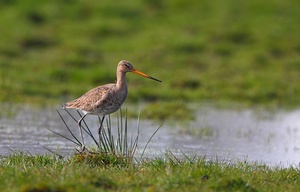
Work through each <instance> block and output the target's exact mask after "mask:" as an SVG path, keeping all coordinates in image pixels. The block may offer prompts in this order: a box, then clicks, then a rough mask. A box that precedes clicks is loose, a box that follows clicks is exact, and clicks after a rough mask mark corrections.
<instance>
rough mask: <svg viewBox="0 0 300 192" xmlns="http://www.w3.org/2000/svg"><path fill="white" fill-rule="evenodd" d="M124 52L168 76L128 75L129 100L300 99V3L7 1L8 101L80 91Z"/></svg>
mask: <svg viewBox="0 0 300 192" xmlns="http://www.w3.org/2000/svg"><path fill="white" fill-rule="evenodd" d="M122 59H125V60H128V61H130V62H131V63H132V64H133V65H134V67H135V68H137V69H138V70H141V71H143V72H145V73H147V74H149V75H151V76H153V77H156V78H158V79H160V80H162V81H163V82H162V83H160V84H159V83H157V82H154V81H151V80H148V79H145V78H142V77H140V76H137V75H134V74H128V76H127V79H128V83H129V96H128V99H127V102H129V103H136V102H141V101H144V102H148V103H152V104H151V105H152V106H154V107H152V109H153V110H155V108H157V106H165V107H164V108H166V109H170V110H173V111H174V110H175V109H176V110H179V111H178V113H184V107H185V106H184V103H186V102H214V103H225V104H226V103H231V102H238V103H242V104H245V105H247V106H249V105H250V106H251V105H263V106H279V107H299V106H300V86H299V82H300V1H298V0H287V1H282V0H270V1H260V0H252V1H236V0H216V1H210V0H164V1H163V0H129V1H120V0H116V1H109V0H102V1H93V0H51V1H50V0H43V1H40V0H26V1H24V0H0V66H1V70H0V101H1V102H18V103H32V104H39V105H49V104H50V105H52V104H58V103H62V102H65V101H67V100H70V99H74V98H77V97H79V96H81V95H82V94H83V93H85V92H86V91H88V90H89V89H91V88H93V87H95V86H97V85H101V84H105V83H110V82H114V81H115V70H116V66H117V63H118V62H119V61H120V60H122ZM176 110H175V111H176ZM180 110H183V111H180ZM150 111H151V110H150Z"/></svg>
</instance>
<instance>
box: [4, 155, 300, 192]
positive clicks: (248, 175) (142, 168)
mask: <svg viewBox="0 0 300 192" xmlns="http://www.w3.org/2000/svg"><path fill="white" fill-rule="evenodd" d="M103 158H104V159H109V157H103ZM101 162H103V159H101V158H100V157H99V156H98V157H84V156H72V157H69V158H66V159H59V158H58V157H55V156H30V155H26V154H14V155H10V156H8V157H1V160H0V176H1V178H2V179H1V180H0V190H1V191H7V190H8V189H9V191H101V190H105V191H298V190H299V184H300V179H299V168H293V167H289V168H279V167H275V168H270V167H268V166H265V165H260V164H249V163H246V162H238V163H236V164H232V163H226V162H212V161H208V160H205V159H203V158H194V159H189V158H186V159H185V160H178V159H176V158H174V156H172V155H167V154H166V156H165V158H164V159H162V158H157V159H153V160H143V161H142V162H139V163H136V164H132V163H129V164H126V163H124V162H122V161H121V162H120V161H119V162H118V161H113V162H114V163H111V161H109V162H108V163H106V164H103V163H101Z"/></svg>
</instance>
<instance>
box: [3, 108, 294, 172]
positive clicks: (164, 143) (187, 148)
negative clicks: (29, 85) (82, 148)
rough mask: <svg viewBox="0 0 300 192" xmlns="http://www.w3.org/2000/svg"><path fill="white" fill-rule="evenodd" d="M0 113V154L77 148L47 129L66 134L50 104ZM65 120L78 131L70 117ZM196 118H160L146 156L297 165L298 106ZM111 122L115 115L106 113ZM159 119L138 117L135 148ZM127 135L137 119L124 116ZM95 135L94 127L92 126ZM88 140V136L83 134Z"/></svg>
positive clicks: (211, 112) (210, 112)
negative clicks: (184, 120) (183, 120)
mask: <svg viewBox="0 0 300 192" xmlns="http://www.w3.org/2000/svg"><path fill="white" fill-rule="evenodd" d="M1 108H2V111H6V112H5V113H4V114H1V115H0V154H1V155H8V154H11V153H13V152H15V151H17V152H19V151H25V152H29V153H30V154H45V153H51V152H50V151H49V150H51V151H55V152H57V153H59V154H63V155H66V154H72V153H74V151H75V150H74V148H75V147H76V145H75V144H73V143H72V142H70V141H67V140H66V139H64V138H62V137H60V136H58V135H56V134H54V133H52V132H50V131H49V130H47V129H46V128H49V129H52V130H54V131H56V132H59V133H60V134H63V135H66V136H70V134H69V133H68V132H67V130H66V129H65V126H64V124H63V122H62V121H61V119H60V118H59V116H58V114H57V113H56V110H55V108H46V109H43V110H41V109H39V110H38V109H32V108H30V107H28V106H23V107H20V106H19V107H18V108H17V109H11V108H10V107H8V106H5V105H2V106H1ZM58 109H59V111H61V112H62V114H63V115H64V117H65V118H66V122H67V123H68V124H69V125H70V126H71V128H72V129H73V130H74V133H75V134H76V135H78V128H77V126H76V123H75V121H73V120H72V119H71V118H69V117H67V116H66V113H65V112H64V111H63V110H62V109H60V108H59V107H58ZM10 110H11V111H10ZM196 117H197V118H196V120H194V121H192V122H190V123H174V122H165V123H164V124H163V126H162V128H161V129H160V130H159V131H158V133H157V134H156V135H155V136H154V138H153V139H152V141H151V142H150V144H149V146H148V147H147V150H146V156H148V157H156V156H163V155H164V153H165V152H166V151H169V150H170V151H171V152H172V153H173V154H175V155H176V156H178V157H180V156H184V155H187V156H190V157H193V156H205V157H206V158H208V159H218V160H221V161H223V160H224V161H235V160H247V161H249V162H258V163H265V164H267V165H272V166H290V165H293V166H294V165H299V162H300V110H293V111H288V112H287V111H277V112H267V111H264V110H249V109H247V110H238V111H237V110H228V109H219V108H213V107H210V106H199V107H198V110H197V115H196ZM111 119H112V121H113V124H116V115H113V116H112V117H111ZM97 120H98V119H97V117H96V116H87V118H86V121H87V122H88V123H89V125H90V127H97V126H98V124H97V123H98V121H97ZM159 126H160V123H157V122H151V121H141V122H140V125H139V127H140V136H139V149H140V150H142V149H143V148H144V146H145V144H146V142H147V141H148V140H149V138H150V137H151V135H152V134H153V133H154V131H155V130H156V129H157V128H158V127H159ZM128 131H129V135H132V137H133V138H135V135H136V132H137V120H129V130H128ZM94 134H96V129H95V130H94ZM85 140H86V142H87V143H88V144H90V145H91V144H92V143H93V142H92V140H91V139H90V138H89V137H87V136H86V137H85Z"/></svg>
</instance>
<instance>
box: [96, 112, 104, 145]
mask: <svg viewBox="0 0 300 192" xmlns="http://www.w3.org/2000/svg"><path fill="white" fill-rule="evenodd" d="M104 118H105V115H103V116H102V119H101V122H100V127H99V129H98V136H99V149H100V150H101V132H102V127H103V121H104Z"/></svg>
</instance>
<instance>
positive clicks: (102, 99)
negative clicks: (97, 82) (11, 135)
mask: <svg viewBox="0 0 300 192" xmlns="http://www.w3.org/2000/svg"><path fill="white" fill-rule="evenodd" d="M127 72H133V73H136V74H138V75H141V76H144V77H147V78H150V79H153V80H155V81H158V82H161V81H160V80H158V79H155V78H153V77H151V76H149V75H147V74H145V73H142V72H140V71H138V70H136V69H135V68H134V67H133V66H132V64H131V63H129V62H128V61H125V60H122V61H120V62H119V64H118V67H117V72H116V75H117V82H116V83H110V84H105V85H101V86H98V87H95V88H93V89H91V90H89V91H88V92H87V93H85V94H84V95H82V96H81V97H79V98H78V99H75V100H73V101H69V102H67V103H66V104H65V105H64V109H65V108H73V109H78V110H81V111H82V112H83V116H82V117H81V118H80V119H79V121H78V126H79V131H80V137H81V142H82V143H81V151H84V150H85V145H84V141H83V135H82V128H81V121H82V120H83V119H84V117H85V116H86V115H88V114H93V115H103V117H102V122H101V125H100V128H99V134H100V133H101V127H102V123H103V119H104V117H105V115H107V114H111V113H113V112H115V111H117V110H118V109H119V108H120V107H121V105H122V104H123V102H124V101H125V99H126V97H127V93H128V90H127V83H126V73H127ZM99 136H100V135H99Z"/></svg>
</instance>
